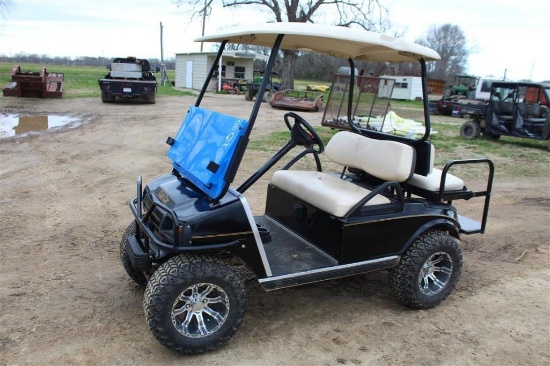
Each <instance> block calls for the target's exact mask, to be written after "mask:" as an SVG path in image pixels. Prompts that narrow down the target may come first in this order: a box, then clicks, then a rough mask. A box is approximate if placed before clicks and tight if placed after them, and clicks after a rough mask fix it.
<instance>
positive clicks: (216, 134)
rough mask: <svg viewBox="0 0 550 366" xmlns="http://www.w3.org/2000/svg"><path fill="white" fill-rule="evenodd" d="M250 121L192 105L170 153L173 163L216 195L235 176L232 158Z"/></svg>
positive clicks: (212, 194) (214, 197)
mask: <svg viewBox="0 0 550 366" xmlns="http://www.w3.org/2000/svg"><path fill="white" fill-rule="evenodd" d="M247 125H248V121H247V120H244V119H238V118H236V117H232V116H227V115H224V114H221V113H217V112H213V111H209V110H206V109H203V108H200V107H195V106H192V107H190V108H189V111H188V112H187V116H186V117H185V120H184V121H183V123H182V125H181V127H180V129H179V131H178V133H177V135H176V137H175V138H174V141H173V143H172V146H171V147H170V149H169V150H168V153H167V154H166V155H167V156H168V157H169V158H170V159H172V163H173V167H174V169H175V170H177V171H178V172H179V173H180V174H181V175H182V176H183V177H184V178H186V179H188V180H189V181H191V182H192V183H193V184H194V185H195V186H197V187H198V188H199V189H200V190H201V191H203V192H204V193H205V194H206V195H208V196H209V197H210V198H212V199H218V198H220V197H221V196H222V195H223V194H224V193H225V192H226V191H227V188H228V186H229V183H231V180H233V175H234V172H232V171H231V169H230V168H231V162H232V161H233V158H234V156H235V152H236V150H237V146H238V145H239V142H240V141H241V137H242V136H243V135H244V133H245V132H246V127H247Z"/></svg>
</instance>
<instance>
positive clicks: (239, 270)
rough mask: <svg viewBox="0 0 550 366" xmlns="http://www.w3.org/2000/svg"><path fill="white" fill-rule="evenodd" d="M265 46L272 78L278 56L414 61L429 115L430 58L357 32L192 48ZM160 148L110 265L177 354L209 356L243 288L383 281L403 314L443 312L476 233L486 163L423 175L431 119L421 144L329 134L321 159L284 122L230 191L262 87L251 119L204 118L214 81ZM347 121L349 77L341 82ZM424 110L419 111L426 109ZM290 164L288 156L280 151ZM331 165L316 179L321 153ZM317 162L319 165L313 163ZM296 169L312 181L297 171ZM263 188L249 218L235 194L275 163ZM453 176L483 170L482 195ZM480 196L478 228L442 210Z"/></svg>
mask: <svg viewBox="0 0 550 366" xmlns="http://www.w3.org/2000/svg"><path fill="white" fill-rule="evenodd" d="M197 41H199V42H220V43H221V45H220V50H219V52H218V54H217V59H216V60H215V61H214V62H213V64H214V65H216V64H217V63H218V61H219V58H220V57H221V55H222V52H223V49H224V47H225V45H226V44H227V43H240V44H251V45H257V46H269V47H272V52H271V56H270V58H269V60H268V63H267V66H266V71H265V72H266V73H267V74H270V73H271V71H272V69H273V65H274V64H275V58H276V55H277V54H278V51H279V50H280V49H293V50H304V49H308V50H310V51H315V52H319V53H324V54H329V55H333V56H339V57H342V58H345V59H348V60H349V64H350V68H351V69H352V70H354V69H355V67H354V60H372V61H389V62H411V61H416V62H419V63H420V65H421V66H422V70H423V72H422V79H423V86H424V101H425V103H424V104H427V100H428V98H427V79H426V61H431V60H437V59H438V58H439V56H438V54H437V53H436V52H434V51H433V50H431V49H428V48H425V47H422V46H419V45H416V44H414V43H409V42H405V41H402V40H399V39H395V38H392V37H388V36H384V35H379V34H375V33H371V32H367V31H362V30H356V29H349V28H342V27H335V26H326V25H318V24H306V23H271V24H263V25H259V26H258V25H257V26H241V27H235V28H230V29H228V30H226V31H222V32H221V33H219V34H214V35H211V36H204V37H201V38H199V39H198V40H197ZM214 71H215V70H214V68H213V69H211V70H210V73H209V75H207V76H206V80H207V81H206V82H205V84H204V86H203V88H202V90H201V92H200V94H199V96H198V97H197V100H196V103H195V105H194V106H191V107H190V108H189V110H188V112H187V116H186V117H185V120H184V121H183V124H182V125H181V127H180V129H179V131H178V132H177V134H176V135H175V137H173V138H169V139H168V141H167V143H168V144H169V145H170V148H169V150H168V153H167V155H168V157H169V158H170V159H171V160H172V165H173V170H172V173H170V174H167V175H164V176H161V177H159V178H157V179H155V180H153V181H152V182H150V183H149V184H147V185H146V186H145V187H143V186H142V182H141V177H140V178H138V181H137V197H136V198H135V199H133V200H131V201H130V208H131V210H132V212H133V220H132V222H131V223H130V225H129V226H128V228H127V230H126V232H125V233H124V235H123V237H122V241H121V246H120V256H121V260H122V264H123V266H124V268H125V270H126V272H127V273H128V275H129V276H130V277H131V278H132V280H134V281H135V282H136V283H138V284H141V285H144V286H146V289H145V295H144V297H145V299H144V311H145V317H146V320H147V323H148V325H149V327H150V329H151V331H152V333H153V335H154V336H155V337H156V338H157V340H158V341H159V342H160V343H161V344H163V345H164V346H166V347H168V348H169V349H172V350H176V351H179V352H183V353H187V354H196V353H202V352H206V351H209V350H212V349H214V348H216V347H218V346H220V345H222V344H223V343H224V342H226V341H227V340H228V339H229V338H230V337H231V336H232V335H233V334H234V332H235V331H236V330H237V328H238V327H239V325H240V324H241V321H242V319H243V316H244V313H245V305H246V291H245V278H248V277H249V276H252V277H253V278H254V281H257V282H258V283H259V284H260V285H261V287H263V289H265V290H266V291H272V290H278V289H282V288H287V287H292V286H299V285H304V284H310V283H314V282H319V281H325V280H330V279H336V278H342V277H346V276H352V275H357V274H362V273H366V272H370V271H377V270H390V278H391V286H392V289H393V290H394V292H395V293H396V296H397V297H398V298H399V300H401V301H402V302H403V303H404V304H405V305H407V306H409V307H412V308H417V309H428V308H432V307H434V306H436V305H438V304H439V303H440V302H442V301H443V300H445V299H446V298H447V297H448V296H449V294H450V293H451V291H452V290H453V288H454V287H455V284H456V283H457V281H458V278H459V275H460V272H461V266H462V255H461V251H460V248H459V246H458V243H457V240H456V239H458V238H459V237H460V235H461V234H473V233H483V232H484V231H485V225H486V222H487V215H488V208H489V198H490V195H491V186H492V176H493V164H492V162H491V161H489V160H487V159H478V160H461V161H453V162H450V163H448V164H447V165H446V166H445V168H444V169H443V170H437V169H436V168H433V153H434V150H433V147H432V145H431V144H430V142H429V140H428V137H429V131H430V120H429V112H428V110H427V108H426V110H425V112H424V115H425V119H426V120H425V125H426V126H425V127H426V128H425V130H424V133H423V134H422V135H421V136H420V137H419V138H410V137H406V136H398V135H393V134H388V133H385V132H382V131H377V130H372V129H367V128H359V127H357V126H356V125H355V124H351V123H350V130H349V131H340V132H338V133H336V134H335V135H334V136H333V137H332V139H331V140H330V142H329V143H328V144H327V146H326V148H325V146H324V143H323V141H322V140H321V138H320V137H319V135H318V134H317V132H316V130H315V129H314V128H313V127H312V126H311V125H310V124H309V123H308V122H306V121H305V120H304V119H303V118H302V117H300V116H299V115H298V114H296V113H294V112H288V113H286V114H285V115H284V121H281V122H282V124H281V126H285V125H286V127H287V128H288V129H289V141H288V142H287V144H286V145H285V146H283V147H282V148H281V149H280V150H279V151H278V152H277V153H276V154H275V155H274V156H273V157H272V158H270V159H269V160H268V161H267V162H265V164H264V165H263V166H262V167H260V168H259V169H258V170H257V171H256V172H255V173H254V174H253V175H252V176H250V177H249V178H248V179H246V180H244V182H243V183H242V184H240V185H239V186H238V187H236V188H233V187H231V183H232V182H233V179H234V178H235V175H236V172H237V170H238V169H239V165H240V163H241V160H242V159H243V156H244V153H245V149H246V147H247V144H248V140H249V136H250V133H251V131H252V128H253V126H254V123H255V122H256V118H257V116H258V110H259V109H260V107H261V105H262V96H263V94H264V93H265V91H266V87H267V84H268V83H269V79H268V78H264V79H263V81H262V84H261V85H260V89H259V91H258V98H256V100H255V103H254V105H253V108H252V111H251V114H250V117H249V118H248V119H240V118H236V117H233V116H229V115H225V114H223V113H220V112H217V111H213V110H207V109H204V108H202V107H201V106H200V105H201V101H202V99H203V96H204V94H205V91H206V89H207V86H208V80H210V78H211V76H212V74H213V73H214ZM349 77H350V82H349V91H348V95H349V98H348V102H349V104H348V108H347V116H348V121H352V114H353V100H354V98H353V93H354V80H355V75H354V73H353V72H351V74H350V75H349ZM425 107H426V106H425ZM296 150H298V151H297V153H296V155H295V156H294V155H292V156H290V157H287V155H288V154H289V153H291V151H296ZM323 153H324V155H325V157H326V158H328V159H330V160H332V161H333V162H334V163H335V164H338V165H340V166H341V170H340V171H339V172H337V173H328V172H325V171H324V170H323V169H322V163H321V154H323ZM323 159H324V158H323ZM304 160H307V161H309V163H310V164H311V165H312V167H314V168H313V169H311V170H298V169H295V163H297V162H298V161H300V164H299V165H300V166H302V163H303V162H304ZM279 163H280V165H281V166H282V167H281V168H280V169H278V170H276V171H275V172H274V173H273V174H272V177H271V181H270V182H269V184H268V185H267V187H266V190H267V198H266V206H265V214H264V215H259V216H254V215H253V213H252V210H251V208H250V206H249V204H248V201H247V199H246V197H245V193H246V191H247V190H248V189H249V188H250V187H251V186H252V185H254V184H257V182H258V180H259V179H260V178H261V177H262V176H263V175H264V174H266V173H267V172H268V171H270V169H271V168H272V167H274V166H277V165H279ZM456 164H483V166H485V165H486V166H487V167H488V174H487V176H488V182H487V187H486V189H485V188H484V189H483V190H482V191H472V190H469V189H468V188H466V186H465V185H464V182H463V181H462V180H461V179H460V178H458V177H456V176H453V175H451V174H449V173H448V170H449V169H450V168H451V166H454V165H456ZM473 197H485V204H484V206H483V212H482V214H481V215H480V216H481V220H480V221H477V220H474V219H470V218H467V217H464V216H461V215H459V214H458V212H457V210H456V208H455V207H454V206H453V205H452V201H454V200H460V199H463V200H467V199H470V198H473Z"/></svg>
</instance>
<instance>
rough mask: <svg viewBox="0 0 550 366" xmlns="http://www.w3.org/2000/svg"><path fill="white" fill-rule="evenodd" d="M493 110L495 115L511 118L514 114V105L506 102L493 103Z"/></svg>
mask: <svg viewBox="0 0 550 366" xmlns="http://www.w3.org/2000/svg"><path fill="white" fill-rule="evenodd" d="M493 108H494V111H495V113H496V114H497V115H506V116H511V115H513V114H514V104H513V103H506V102H493Z"/></svg>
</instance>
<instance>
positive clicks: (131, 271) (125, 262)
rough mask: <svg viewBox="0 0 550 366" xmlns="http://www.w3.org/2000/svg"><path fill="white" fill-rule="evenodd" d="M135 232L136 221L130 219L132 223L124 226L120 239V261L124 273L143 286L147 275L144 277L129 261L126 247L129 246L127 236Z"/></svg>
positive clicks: (145, 283)
mask: <svg viewBox="0 0 550 366" xmlns="http://www.w3.org/2000/svg"><path fill="white" fill-rule="evenodd" d="M135 233H136V222H135V221H132V223H131V224H130V225H128V227H127V228H126V231H125V232H124V234H122V240H121V241H120V261H121V262H122V266H123V267H124V269H125V270H126V273H128V276H130V278H131V279H132V280H134V282H135V283H137V284H138V285H140V286H145V285H147V277H145V274H144V273H143V272H141V271H138V270H136V269H135V268H134V266H133V265H132V261H130V257H129V256H128V247H129V246H130V243H129V242H128V237H129V236H130V235H134V234H135Z"/></svg>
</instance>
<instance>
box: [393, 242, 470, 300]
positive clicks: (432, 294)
mask: <svg viewBox="0 0 550 366" xmlns="http://www.w3.org/2000/svg"><path fill="white" fill-rule="evenodd" d="M461 270H462V252H461V251H460V247H459V246H458V243H457V242H456V240H455V239H454V238H453V237H451V236H450V235H449V234H448V233H446V232H443V231H430V232H427V233H424V234H422V235H421V236H420V237H418V238H417V239H416V240H415V241H414V243H413V244H412V245H411V247H410V248H409V249H408V250H407V251H406V252H405V254H404V255H403V257H401V260H400V262H399V265H398V266H397V267H395V268H393V269H392V270H391V272H390V284H391V287H392V290H393V291H394V292H395V294H396V295H397V297H398V298H399V300H400V301H401V302H403V303H404V304H405V305H407V306H409V307H411V308H415V309H429V308H433V307H435V306H437V305H439V304H440V303H441V302H442V301H443V300H445V299H446V298H447V297H448V296H449V295H450V294H451V292H452V291H453V289H454V287H455V285H456V283H457V281H458V278H459V277H460V272H461Z"/></svg>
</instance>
